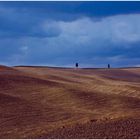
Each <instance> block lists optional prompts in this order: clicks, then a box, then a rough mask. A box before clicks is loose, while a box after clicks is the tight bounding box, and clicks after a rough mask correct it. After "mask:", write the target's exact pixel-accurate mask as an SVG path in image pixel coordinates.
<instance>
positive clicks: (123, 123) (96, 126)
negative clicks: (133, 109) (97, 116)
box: [40, 118, 140, 139]
mask: <svg viewBox="0 0 140 140" xmlns="http://www.w3.org/2000/svg"><path fill="white" fill-rule="evenodd" d="M40 138H46V139H54V138H55V139H106V138H109V139H131V138H133V139H139V138H140V119H134V118H133V119H132V118H128V119H120V120H104V121H98V120H91V121H90V122H88V123H87V124H77V125H75V126H72V127H63V128H60V129H58V130H56V131H52V132H50V133H49V134H47V135H44V136H41V137H40Z"/></svg>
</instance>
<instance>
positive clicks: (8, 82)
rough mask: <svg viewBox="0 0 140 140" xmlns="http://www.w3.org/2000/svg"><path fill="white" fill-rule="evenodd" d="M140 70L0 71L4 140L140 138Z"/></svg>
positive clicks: (3, 68)
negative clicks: (36, 139)
mask: <svg viewBox="0 0 140 140" xmlns="http://www.w3.org/2000/svg"><path fill="white" fill-rule="evenodd" d="M139 110H140V68H128V69H126V68H125V69H63V68H49V67H14V68H10V67H6V66H0V128H1V129H0V130H1V131H0V138H66V139H67V138H140V119H139V118H140V111H139Z"/></svg>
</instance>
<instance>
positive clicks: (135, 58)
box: [0, 1, 140, 68]
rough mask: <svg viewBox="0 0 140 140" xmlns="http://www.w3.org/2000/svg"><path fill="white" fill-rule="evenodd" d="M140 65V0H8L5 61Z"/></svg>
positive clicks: (1, 32) (1, 39) (3, 12)
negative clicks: (102, 0)
mask: <svg viewBox="0 0 140 140" xmlns="http://www.w3.org/2000/svg"><path fill="white" fill-rule="evenodd" d="M76 62H78V63H79V66H80V67H96V68H97V67H107V64H110V65H111V67H131V66H140V2H139V1H137V2H132V1H125V2H123V1H117V2H111V1H110V2H101V1H100V2H99V1H92V2H91V1H89V2H84V1H82V2H80V1H77V2H76V1H73V2H70V1H69V2H68V1H67V2H66V1H65V2H64V1H61V2H60V1H57V2H49V1H43V2H39V1H38V2H37V1H30V2H27V1H26V2H25V1H22V2H19V1H15V2H6V1H5V2H2V1H0V64H1V65H8V66H16V65H41V66H59V67H74V66H75V63H76Z"/></svg>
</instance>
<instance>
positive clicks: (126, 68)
mask: <svg viewBox="0 0 140 140" xmlns="http://www.w3.org/2000/svg"><path fill="white" fill-rule="evenodd" d="M13 67H34V68H58V69H73V68H75V67H59V66H58V67H57V66H35V65H33V66H32V65H30V66H29V65H18V66H13ZM131 68H140V67H112V68H110V69H131ZM78 69H108V68H107V67H104V68H97V67H87V68H82V67H81V68H80V67H79V68H78Z"/></svg>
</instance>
